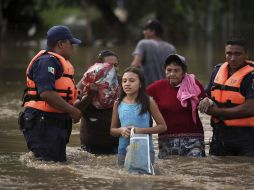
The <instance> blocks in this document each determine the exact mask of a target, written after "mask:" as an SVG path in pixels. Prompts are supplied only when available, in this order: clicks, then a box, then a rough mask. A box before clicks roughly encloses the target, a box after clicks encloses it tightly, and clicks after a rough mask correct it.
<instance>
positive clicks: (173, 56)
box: [164, 54, 187, 70]
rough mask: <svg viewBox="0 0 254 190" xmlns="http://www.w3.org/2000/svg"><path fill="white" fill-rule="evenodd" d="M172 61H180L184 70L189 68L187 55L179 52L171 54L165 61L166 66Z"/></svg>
mask: <svg viewBox="0 0 254 190" xmlns="http://www.w3.org/2000/svg"><path fill="white" fill-rule="evenodd" d="M171 62H177V63H179V64H180V65H181V66H182V67H183V69H184V70H186V69H187V63H186V59H185V57H183V56H181V55H179V54H170V55H168V57H167V58H166V61H165V63H164V68H166V66H167V65H169V64H170V63H171Z"/></svg>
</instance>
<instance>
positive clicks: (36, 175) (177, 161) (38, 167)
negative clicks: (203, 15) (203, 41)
mask: <svg viewBox="0 0 254 190" xmlns="http://www.w3.org/2000/svg"><path fill="white" fill-rule="evenodd" d="M133 48H134V47H133V46H130V47H114V48H111V49H112V50H114V51H116V52H117V54H118V55H119V57H120V64H121V67H122V69H121V70H123V68H125V67H126V66H127V65H128V64H129V63H130V61H131V57H130V56H129V55H130V53H131V51H132V49H133ZM101 49H103V48H91V47H90V48H89V47H86V48H84V47H83V48H79V49H77V51H76V54H75V58H74V59H73V63H74V65H75V69H76V74H77V75H76V80H78V79H79V78H80V77H81V76H82V74H83V72H84V71H85V68H86V66H85V65H87V64H89V63H91V62H92V60H93V59H94V57H95V55H96V54H97V53H98V51H99V50H101ZM37 50H38V48H36V47H32V48H31V47H30V48H28V47H23V46H22V47H21V46H20V47H17V46H16V45H15V46H6V47H5V48H3V49H2V51H1V59H0V61H1V62H0V99H1V101H0V189H57V190H58V189H59V190H63V189H75V190H77V189H121V190H130V189H135V190H143V189H146V190H152V189H158V190H160V189H207V190H208V189H209V190H211V189H220V190H222V189H225V190H229V189H230V190H231V189H254V177H253V176H252V174H253V173H254V167H253V166H254V160H253V158H246V157H211V156H207V157H206V158H187V157H177V156H175V157H172V158H171V159H169V160H158V159H156V160H155V162H156V163H155V171H156V175H155V176H147V175H132V174H128V173H127V172H126V171H124V170H123V169H121V168H118V166H117V164H116V162H117V156H94V155H92V154H89V153H87V152H84V151H81V150H80V147H79V124H75V125H74V127H73V131H72V135H71V139H70V143H69V144H68V146H67V159H68V161H67V162H66V163H64V164H60V163H53V162H42V161H36V160H35V159H34V158H33V156H32V154H31V153H29V152H28V150H27V148H26V144H25V140H24V138H23V135H22V133H21V132H20V131H19V129H18V125H17V117H18V113H19V111H20V110H21V107H20V104H21V101H20V98H21V95H22V90H23V88H24V81H25V68H26V65H27V64H28V61H29V60H30V59H31V58H32V56H33V55H34V54H35V53H36V52H37ZM182 52H184V53H186V54H188V55H192V56H190V57H188V58H189V59H190V60H192V61H193V60H198V59H197V58H195V57H196V56H197V55H196V54H191V52H188V51H187V50H185V49H182ZM199 55H200V54H199ZM199 59H200V61H197V62H195V63H193V64H192V65H190V70H191V71H192V72H194V73H195V74H196V75H197V77H198V78H199V79H200V80H201V81H202V82H203V84H204V85H205V84H206V82H207V80H208V73H205V72H204V71H205V70H206V68H205V67H204V65H203V64H202V62H201V60H202V57H200V58H199ZM193 62H194V61H193ZM190 63H191V61H190ZM201 117H202V122H203V124H204V127H205V138H206V143H207V142H208V141H209V138H210V136H211V128H210V127H209V118H208V117H207V116H206V115H201ZM154 139H155V141H154V143H155V144H156V136H155V137H154ZM206 148H207V149H206V152H208V147H206Z"/></svg>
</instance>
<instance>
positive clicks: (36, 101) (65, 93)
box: [23, 50, 78, 113]
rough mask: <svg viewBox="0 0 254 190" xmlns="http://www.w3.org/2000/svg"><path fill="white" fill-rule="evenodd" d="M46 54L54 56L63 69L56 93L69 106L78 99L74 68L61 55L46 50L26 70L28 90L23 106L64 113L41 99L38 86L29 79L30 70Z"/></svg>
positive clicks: (56, 84)
mask: <svg viewBox="0 0 254 190" xmlns="http://www.w3.org/2000/svg"><path fill="white" fill-rule="evenodd" d="M45 53H47V54H50V55H51V56H54V57H55V58H57V59H58V61H59V62H60V63H61V66H62V68H63V74H62V76H61V77H60V78H59V79H57V80H56V81H55V88H56V92H57V93H58V94H59V96H61V97H62V98H63V99H64V100H65V101H67V102H68V103H69V104H73V103H74V101H75V100H76V99H77V94H78V93H77V88H76V86H75V83H74V80H73V74H74V68H73V66H72V64H71V63H70V62H69V61H68V60H66V59H65V58H64V57H62V56H61V55H59V54H56V53H53V52H46V51H45V50H42V51H40V52H39V53H38V54H37V55H36V56H35V57H34V58H33V59H32V60H31V62H30V63H29V65H28V67H27V70H26V76H27V88H26V90H25V92H24V96H23V106H24V107H32V108H35V109H38V110H42V111H45V112H57V113H62V111H60V110H57V109H55V108H54V107H52V106H51V105H49V104H48V103H47V102H45V101H43V100H42V99H41V97H40V96H39V94H38V91H37V88H36V84H35V83H34V81H33V80H31V79H30V78H29V77H28V73H29V71H30V69H31V68H32V65H33V64H34V63H35V61H36V60H37V59H38V58H39V57H40V56H41V55H43V54H45Z"/></svg>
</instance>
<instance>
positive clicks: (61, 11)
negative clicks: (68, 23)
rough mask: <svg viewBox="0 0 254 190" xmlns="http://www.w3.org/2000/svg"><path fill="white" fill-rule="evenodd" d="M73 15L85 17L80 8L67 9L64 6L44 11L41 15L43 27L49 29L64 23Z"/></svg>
mask: <svg viewBox="0 0 254 190" xmlns="http://www.w3.org/2000/svg"><path fill="white" fill-rule="evenodd" d="M72 15H75V16H76V17H83V15H84V14H83V13H82V12H81V10H80V9H78V8H66V7H63V6H59V7H56V8H51V9H44V10H42V11H41V12H40V13H39V16H40V18H41V20H42V23H43V25H44V26H47V27H48V26H52V25H56V24H59V23H63V22H64V20H65V19H66V18H67V17H69V16H72Z"/></svg>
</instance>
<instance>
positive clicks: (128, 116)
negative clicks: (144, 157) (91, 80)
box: [110, 67, 167, 165]
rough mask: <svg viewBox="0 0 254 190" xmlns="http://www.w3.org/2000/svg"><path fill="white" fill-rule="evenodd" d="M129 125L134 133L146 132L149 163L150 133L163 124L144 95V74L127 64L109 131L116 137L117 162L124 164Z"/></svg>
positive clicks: (162, 129)
mask: <svg viewBox="0 0 254 190" xmlns="http://www.w3.org/2000/svg"><path fill="white" fill-rule="evenodd" d="M150 114H151V116H152V117H153V119H154V120H155V122H156V125H155V126H154V127H151V126H150V119H151V116H150ZM119 121H120V123H119ZM119 126H121V127H119ZM131 128H134V132H135V133H140V134H150V137H149V138H150V153H151V154H150V155H151V161H152V163H153V162H154V147H153V143H152V135H151V134H154V133H162V132H164V131H166V129H167V127H166V124H165V121H164V119H163V117H162V115H161V113H160V111H159V109H158V107H157V105H156V103H155V101H154V100H153V99H152V98H149V97H148V96H147V95H146V94H145V79H144V75H143V73H142V72H141V70H140V69H138V68H136V67H129V68H127V69H126V70H125V71H124V74H123V77H122V90H121V94H120V97H119V100H118V101H117V102H115V104H114V108H113V114H112V122H111V129H110V133H111V135H112V136H120V138H119V145H118V164H119V165H123V164H124V160H125V155H126V147H127V146H128V145H129V137H130V131H131Z"/></svg>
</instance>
